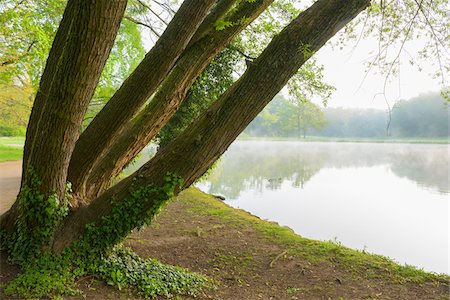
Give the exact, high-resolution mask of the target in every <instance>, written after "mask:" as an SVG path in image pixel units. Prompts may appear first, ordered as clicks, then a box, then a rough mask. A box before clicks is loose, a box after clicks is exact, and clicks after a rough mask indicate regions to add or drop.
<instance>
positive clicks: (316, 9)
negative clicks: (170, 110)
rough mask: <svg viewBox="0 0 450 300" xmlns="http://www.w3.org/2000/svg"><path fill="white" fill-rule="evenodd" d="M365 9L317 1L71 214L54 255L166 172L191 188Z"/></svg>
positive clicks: (358, 0) (353, 0)
mask: <svg viewBox="0 0 450 300" xmlns="http://www.w3.org/2000/svg"><path fill="white" fill-rule="evenodd" d="M369 4H370V1H369V0H319V1H317V2H315V4H314V5H312V6H311V7H310V8H309V9H308V10H306V11H304V12H302V13H301V14H300V15H299V16H298V17H297V18H296V19H295V20H293V21H292V22H291V23H290V24H289V25H288V26H287V27H286V28H285V29H284V30H283V31H282V32H281V33H280V34H279V35H277V36H276V37H275V38H274V39H273V40H272V41H271V43H270V44H269V46H268V47H267V48H266V49H265V50H264V52H263V53H262V54H261V55H260V56H259V57H258V59H257V60H255V61H254V63H253V64H252V66H251V67H250V68H249V69H248V70H247V71H246V72H245V74H244V75H243V76H242V77H241V78H240V79H239V80H238V81H237V82H236V83H235V84H234V85H233V86H232V87H231V88H230V89H229V90H228V91H227V92H225V93H224V94H223V95H222V96H221V97H220V98H219V99H218V101H216V102H215V103H214V104H213V105H211V107H210V108H209V109H208V110H207V111H206V112H205V113H204V114H203V115H202V116H201V117H200V118H198V119H197V120H196V121H195V122H194V123H193V124H192V125H191V126H189V127H188V128H187V130H185V131H184V132H183V134H181V135H180V136H179V137H178V138H176V139H175V140H174V141H172V142H171V143H169V144H168V145H167V146H166V147H165V148H164V149H162V151H160V152H158V154H157V155H156V156H155V157H154V158H153V159H152V160H151V161H149V162H148V163H146V164H145V165H144V166H143V167H141V168H140V169H139V170H138V171H136V172H135V173H134V174H132V175H131V176H130V177H128V178H126V179H124V180H122V181H121V182H119V183H118V184H117V185H115V186H113V187H112V188H110V189H109V190H108V191H106V192H105V193H104V194H103V195H102V196H100V197H99V198H97V199H95V200H94V201H93V202H92V203H91V204H90V205H89V206H87V207H83V208H81V209H79V210H77V211H75V212H74V213H72V215H70V216H69V217H68V218H67V219H66V222H65V224H64V226H63V227H62V228H61V230H60V231H59V232H58V234H57V235H56V239H55V241H54V244H53V248H54V250H55V251H60V250H62V249H64V248H65V247H66V246H68V245H70V244H71V243H72V241H74V240H76V239H77V238H78V237H79V236H80V235H81V234H82V233H83V231H84V228H85V225H86V224H89V223H93V224H95V223H97V224H98V223H99V222H100V221H101V219H102V217H104V216H107V215H108V214H109V213H110V212H111V209H112V205H113V204H112V203H111V199H115V200H116V201H121V200H123V199H126V198H128V197H129V196H130V195H131V193H132V192H133V191H134V190H135V189H137V188H138V187H142V186H147V185H153V186H160V185H161V184H162V182H163V177H164V174H167V173H168V172H172V173H175V174H177V175H179V176H181V177H182V178H183V179H184V186H183V187H180V188H181V189H182V188H185V187H188V186H189V185H190V184H192V183H193V182H194V180H196V179H197V178H199V177H200V176H201V175H202V174H203V173H204V172H205V171H206V170H207V169H208V168H209V167H210V166H211V164H212V163H213V162H214V161H215V160H216V159H217V158H218V157H219V156H220V155H221V154H222V153H223V152H224V151H225V150H226V149H227V148H228V146H229V145H230V144H231V143H232V142H233V141H234V140H235V138H236V137H237V136H238V135H239V134H240V133H241V132H242V131H243V130H244V129H245V127H246V126H247V125H248V124H249V123H250V122H251V120H253V119H254V118H255V117H256V116H257V114H258V113H259V112H260V111H261V110H262V109H263V108H264V107H265V106H266V105H267V104H268V103H269V102H270V100H271V99H272V98H273V97H274V96H275V95H276V94H277V93H278V92H279V91H280V90H281V88H282V87H283V86H284V85H285V84H286V82H287V81H288V80H289V78H290V77H291V76H292V75H294V74H295V72H296V71H297V70H298V68H300V67H301V66H302V65H303V64H304V63H305V61H306V60H307V59H308V58H309V57H310V54H311V53H312V52H315V51H317V50H318V49H320V47H322V46H323V45H324V44H325V43H326V42H327V41H328V40H329V39H330V38H331V37H332V36H333V35H334V34H335V33H336V32H337V31H338V30H339V29H341V28H342V27H343V26H344V25H345V24H346V23H348V22H349V21H350V20H352V19H353V18H354V17H355V16H356V15H357V14H358V13H359V12H361V11H362V10H363V9H364V8H366V7H367V6H368V5H369ZM306 47H307V48H306ZM305 49H307V51H305ZM140 201H145V209H150V208H151V207H152V206H153V205H154V204H155V199H153V198H151V197H150V198H148V199H140ZM142 213H145V211H143V212H142Z"/></svg>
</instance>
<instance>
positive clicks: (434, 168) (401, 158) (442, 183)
mask: <svg viewBox="0 0 450 300" xmlns="http://www.w3.org/2000/svg"><path fill="white" fill-rule="evenodd" d="M448 165H449V153H448V149H447V150H445V151H441V152H440V155H438V153H435V152H428V151H426V152H425V151H420V149H418V150H414V149H411V150H410V151H405V152H404V153H402V155H396V156H395V157H394V158H393V159H392V163H391V170H392V172H394V173H395V174H396V175H397V176H399V177H405V178H408V179H409V180H412V181H414V182H416V183H417V184H419V185H420V186H423V187H426V188H429V189H432V190H437V191H438V192H440V193H448V192H449V180H448V174H449V173H448V171H449V170H448V168H449V167H448Z"/></svg>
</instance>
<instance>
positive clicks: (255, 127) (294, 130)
mask: <svg viewBox="0 0 450 300" xmlns="http://www.w3.org/2000/svg"><path fill="white" fill-rule="evenodd" d="M325 125H326V120H325V118H324V115H323V112H322V110H321V108H320V107H319V106H317V105H315V104H314V103H311V102H309V101H306V100H303V101H302V100H301V99H298V100H297V102H296V103H295V104H294V103H292V100H291V101H287V100H286V99H284V97H282V96H277V97H276V98H275V99H274V100H272V102H271V103H270V104H269V105H268V106H267V107H266V108H265V109H264V110H263V111H262V112H261V113H260V114H259V116H258V117H256V118H255V120H253V122H252V123H250V125H249V126H248V127H247V129H246V131H245V132H246V133H248V134H249V135H253V136H268V137H270V136H283V137H300V136H302V135H303V136H305V135H306V132H307V130H309V129H310V128H314V129H316V130H321V129H322V128H323V127H324V126H325Z"/></svg>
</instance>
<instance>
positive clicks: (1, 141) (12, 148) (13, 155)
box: [0, 136, 25, 162]
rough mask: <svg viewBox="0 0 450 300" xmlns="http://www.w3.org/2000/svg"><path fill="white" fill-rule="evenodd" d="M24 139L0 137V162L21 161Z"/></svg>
mask: <svg viewBox="0 0 450 300" xmlns="http://www.w3.org/2000/svg"><path fill="white" fill-rule="evenodd" d="M24 142H25V137H22V136H13V137H0V162H3V161H11V160H21V159H22V155H23V144H24Z"/></svg>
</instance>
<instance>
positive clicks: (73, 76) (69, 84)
mask: <svg viewBox="0 0 450 300" xmlns="http://www.w3.org/2000/svg"><path fill="white" fill-rule="evenodd" d="M126 3H127V1H126V0H97V1H96V0H90V1H87V0H86V1H76V0H73V1H72V0H71V1H69V3H68V4H67V6H66V10H65V12H64V17H63V20H62V22H61V28H60V29H59V30H58V33H57V35H56V37H55V41H54V43H53V45H54V47H55V48H54V49H52V50H51V51H50V55H49V58H48V60H47V65H46V68H45V71H44V74H43V76H42V78H41V84H40V90H39V92H38V95H37V98H36V100H35V105H34V107H33V111H32V116H31V120H30V125H29V127H28V130H29V131H30V132H27V142H26V145H27V146H26V150H25V151H26V154H27V156H26V157H25V158H24V166H23V173H24V175H23V176H22V185H28V186H29V185H30V181H31V180H32V179H33V178H32V177H31V176H29V174H28V170H29V169H30V168H31V169H32V170H33V173H34V175H35V176H36V177H37V178H38V179H39V181H40V182H41V184H40V191H39V192H40V193H42V194H43V195H44V197H48V196H49V195H51V194H53V193H56V195H57V196H58V197H59V198H60V199H61V198H62V197H64V189H65V183H66V178H67V169H68V165H69V161H70V157H71V154H72V151H73V148H74V146H75V141H76V140H77V138H78V136H79V129H80V127H81V122H82V119H83V116H84V114H85V112H86V109H87V106H88V104H89V101H90V100H91V97H92V95H93V93H94V90H95V87H96V86H97V83H98V79H99V77H100V74H101V71H102V70H103V67H104V65H105V63H106V60H107V58H108V56H109V52H110V50H111V48H112V46H113V44H114V39H115V37H116V34H117V31H118V29H119V25H120V21H121V19H122V17H123V14H124V12H125V8H126ZM28 139H30V140H28ZM19 215H20V208H19V205H18V201H16V202H15V203H14V205H13V206H12V207H11V209H9V210H8V211H7V212H6V213H5V214H3V215H2V216H1V218H0V226H1V228H2V229H5V230H7V231H8V232H12V231H13V230H14V228H15V222H16V220H17V218H18V216H19Z"/></svg>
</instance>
